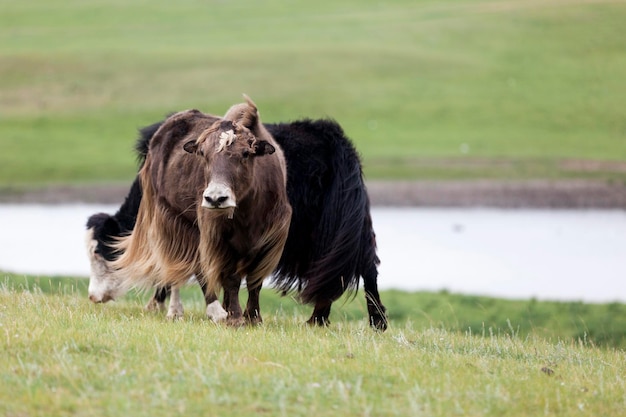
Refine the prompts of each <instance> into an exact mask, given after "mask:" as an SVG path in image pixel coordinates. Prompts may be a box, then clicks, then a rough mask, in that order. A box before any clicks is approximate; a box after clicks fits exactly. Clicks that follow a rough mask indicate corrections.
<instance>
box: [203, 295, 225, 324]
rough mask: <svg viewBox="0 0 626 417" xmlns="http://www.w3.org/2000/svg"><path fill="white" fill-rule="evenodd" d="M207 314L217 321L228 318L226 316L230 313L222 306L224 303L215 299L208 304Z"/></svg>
mask: <svg viewBox="0 0 626 417" xmlns="http://www.w3.org/2000/svg"><path fill="white" fill-rule="evenodd" d="M206 315H207V317H208V318H210V319H211V320H213V321H214V322H215V323H218V322H220V321H222V320H226V317H228V313H227V312H226V310H224V308H222V305H221V304H220V302H219V301H218V300H215V301H213V302H212V303H211V304H209V305H208V306H206Z"/></svg>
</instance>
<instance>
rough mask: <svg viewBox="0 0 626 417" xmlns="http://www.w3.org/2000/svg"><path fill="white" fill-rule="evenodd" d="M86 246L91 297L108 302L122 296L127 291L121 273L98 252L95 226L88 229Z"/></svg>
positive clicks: (98, 301)
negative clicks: (94, 233)
mask: <svg viewBox="0 0 626 417" xmlns="http://www.w3.org/2000/svg"><path fill="white" fill-rule="evenodd" d="M85 246H86V248H87V256H88V258H89V266H90V270H91V271H90V274H89V289H88V294H89V299H90V300H91V301H93V302H94V303H106V302H107V301H110V300H114V299H116V298H118V297H121V296H122V295H124V293H125V292H126V288H124V287H123V285H122V281H123V278H124V277H122V276H121V274H118V273H116V272H115V271H114V270H113V269H112V268H110V266H109V263H108V262H107V261H106V260H105V259H104V258H103V257H102V255H100V254H98V253H96V248H97V247H98V241H97V240H96V239H95V238H94V235H93V228H90V229H88V230H87V233H86V235H85Z"/></svg>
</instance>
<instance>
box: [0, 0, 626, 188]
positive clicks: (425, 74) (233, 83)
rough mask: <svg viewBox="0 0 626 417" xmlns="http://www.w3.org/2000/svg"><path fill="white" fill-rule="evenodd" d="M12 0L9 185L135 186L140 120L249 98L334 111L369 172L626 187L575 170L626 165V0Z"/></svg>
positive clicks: (269, 109) (4, 142) (288, 110)
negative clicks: (284, 0) (97, 183)
mask: <svg viewBox="0 0 626 417" xmlns="http://www.w3.org/2000/svg"><path fill="white" fill-rule="evenodd" d="M0 5H1V7H2V14H0V44H2V45H3V46H2V49H1V50H0V91H1V93H2V94H1V95H0V118H1V119H2V122H1V123H0V187H1V188H6V187H11V186H29V185H42V184H46V183H53V182H57V183H58V182H93V181H113V180H121V181H124V180H128V179H130V178H131V177H132V175H133V172H134V171H135V163H134V157H133V155H132V152H131V149H132V142H133V140H134V137H135V135H136V128H137V127H139V126H143V125H146V124H149V123H152V122H154V121H156V120H158V119H160V118H162V117H163V116H164V115H165V114H166V113H168V112H170V111H174V110H180V109H184V108H191V107H197V108H200V109H202V110H204V111H207V112H211V113H218V114H221V113H223V112H225V110H226V109H227V108H228V106H230V105H231V104H233V103H235V102H239V101H240V100H241V93H243V92H245V93H248V94H249V95H250V96H252V97H253V98H254V99H255V101H256V102H257V104H258V105H259V107H260V109H261V113H262V116H263V118H264V120H265V121H267V122H275V121H287V120H293V119H297V118H300V117H304V116H306V117H327V116H330V117H333V118H335V119H337V120H338V121H339V122H340V123H341V124H342V126H343V127H344V128H345V130H346V132H347V133H348V135H349V136H350V137H351V138H353V139H354V141H355V142H356V144H357V147H358V149H359V150H360V152H361V153H362V155H363V159H364V162H365V170H366V174H367V176H368V178H426V179H427V178H455V179H459V178H468V179H471V178H499V179H528V178H551V179H559V178H590V179H599V180H605V181H619V182H623V181H626V168H625V167H624V166H623V164H617V165H615V164H605V165H600V166H599V167H598V166H595V167H594V168H588V167H587V168H585V167H584V166H583V167H580V166H578V165H576V164H575V165H576V166H577V167H574V168H572V166H571V164H563V161H564V160H571V159H574V160H579V159H592V160H596V161H613V162H623V161H624V160H626V121H625V120H626V117H625V116H626V114H625V113H624V105H623V103H624V101H623V97H626V84H625V83H624V82H623V79H624V75H625V74H626V54H624V50H626V37H624V36H622V35H623V22H624V21H625V20H626V4H624V3H623V2H614V1H608V0H607V1H602V0H599V1H593V2H588V1H581V0H558V1H551V2H544V1H535V0H530V1H522V0H518V1H480V0H465V1H457V0H454V1H452V0H443V1H437V2H434V1H416V0H411V1H408V0H405V1H396V2H385V3H380V2H372V1H360V2H356V1H347V2H335V1H330V0H321V1H318V2H303V1H298V2H290V3H286V4H283V3H281V2H274V1H258V2H245V3H244V2H200V1H193V0H184V1H179V2H167V1H160V0H159V1H152V2H149V3H146V2H143V1H132V0H131V1H119V0H111V1H106V2H99V1H98V2H80V1H71V0H70V1H66V0H64V1H58V0H46V1H43V0H28V1H23V2H9V1H5V0H0ZM474 160H477V161H480V163H478V164H474V163H472V161H474ZM424 161H428V163H426V164H424V163H423V162H424ZM437 161H442V162H441V163H440V164H438V162H437ZM456 161H458V162H459V164H458V166H457V165H456V164H455V162H456ZM492 162H493V164H492ZM503 166H505V167H507V168H506V169H503Z"/></svg>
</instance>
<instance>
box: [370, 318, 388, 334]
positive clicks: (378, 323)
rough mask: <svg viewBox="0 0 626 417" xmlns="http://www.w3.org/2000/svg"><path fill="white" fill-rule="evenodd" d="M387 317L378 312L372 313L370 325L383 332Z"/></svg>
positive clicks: (385, 327) (385, 328)
mask: <svg viewBox="0 0 626 417" xmlns="http://www.w3.org/2000/svg"><path fill="white" fill-rule="evenodd" d="M387 324H388V323H387V317H385V316H383V315H380V314H373V315H371V316H370V326H372V327H373V328H374V329H375V330H380V331H381V332H384V331H385V330H387Z"/></svg>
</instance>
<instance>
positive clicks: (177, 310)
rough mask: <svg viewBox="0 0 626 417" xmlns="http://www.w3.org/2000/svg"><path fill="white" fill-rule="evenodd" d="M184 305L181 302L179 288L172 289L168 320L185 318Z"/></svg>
mask: <svg viewBox="0 0 626 417" xmlns="http://www.w3.org/2000/svg"><path fill="white" fill-rule="evenodd" d="M183 313H184V310H183V303H182V302H181V301H180V290H179V289H178V288H172V295H171V296H170V307H169V309H168V310H167V318H168V319H172V320H174V319H180V318H182V317H183Z"/></svg>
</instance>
